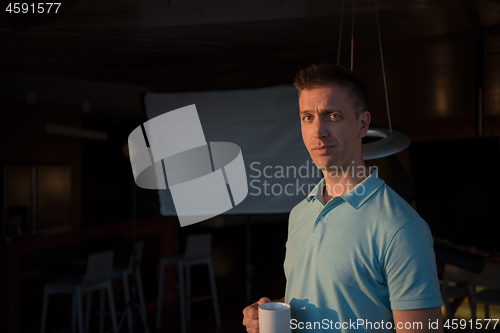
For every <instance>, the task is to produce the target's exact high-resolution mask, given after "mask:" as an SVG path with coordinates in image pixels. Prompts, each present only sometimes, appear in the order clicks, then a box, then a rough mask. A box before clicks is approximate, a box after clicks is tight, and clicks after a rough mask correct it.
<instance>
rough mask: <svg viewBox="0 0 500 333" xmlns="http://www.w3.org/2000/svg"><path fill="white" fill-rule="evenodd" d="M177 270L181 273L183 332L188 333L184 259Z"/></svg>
mask: <svg viewBox="0 0 500 333" xmlns="http://www.w3.org/2000/svg"><path fill="white" fill-rule="evenodd" d="M177 266H178V267H177V268H178V271H179V285H180V287H179V289H180V299H181V331H182V333H186V304H185V302H186V296H185V295H184V290H185V289H184V263H183V261H182V259H179V261H178V264H177Z"/></svg>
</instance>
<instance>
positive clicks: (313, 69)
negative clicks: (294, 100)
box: [293, 63, 368, 117]
mask: <svg viewBox="0 0 500 333" xmlns="http://www.w3.org/2000/svg"><path fill="white" fill-rule="evenodd" d="M293 84H294V86H295V88H297V91H298V93H299V98H300V94H301V93H302V90H310V89H314V88H320V87H332V86H335V87H339V88H344V89H347V90H348V91H349V94H350V95H351V97H352V98H353V109H354V113H355V114H356V117H359V115H360V114H361V113H362V112H363V111H365V110H366V105H367V100H368V92H367V90H366V86H365V84H364V83H363V80H362V79H361V77H360V76H359V75H358V74H356V73H354V72H353V71H351V70H350V69H347V68H345V67H343V66H337V65H329V64H324V63H319V64H314V65H311V66H309V67H307V68H304V69H302V70H301V71H299V72H298V73H297V74H296V75H295V79H294V82H293Z"/></svg>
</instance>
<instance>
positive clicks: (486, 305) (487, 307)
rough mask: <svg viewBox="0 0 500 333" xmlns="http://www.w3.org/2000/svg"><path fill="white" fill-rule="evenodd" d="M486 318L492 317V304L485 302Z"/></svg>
mask: <svg viewBox="0 0 500 333" xmlns="http://www.w3.org/2000/svg"><path fill="white" fill-rule="evenodd" d="M484 319H490V305H489V304H488V303H484Z"/></svg>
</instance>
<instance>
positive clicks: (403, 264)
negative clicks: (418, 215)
mask: <svg viewBox="0 0 500 333" xmlns="http://www.w3.org/2000/svg"><path fill="white" fill-rule="evenodd" d="M384 273H385V276H386V280H387V285H388V289H389V296H390V302H391V308H392V310H415V309H425V308H433V307H438V306H441V305H442V301H441V292H440V290H439V280H438V276H437V268H436V255H435V253H434V249H433V240H432V235H431V233H430V230H429V227H428V226H427V224H426V223H425V222H424V221H423V220H414V221H411V222H408V223H406V224H404V225H403V226H402V227H400V228H399V229H398V230H396V232H395V233H394V236H393V237H392V239H391V241H390V242H389V244H388V247H387V250H386V253H385V256H384Z"/></svg>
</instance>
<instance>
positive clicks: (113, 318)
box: [107, 279, 118, 332]
mask: <svg viewBox="0 0 500 333" xmlns="http://www.w3.org/2000/svg"><path fill="white" fill-rule="evenodd" d="M107 289H108V301H109V309H110V311H111V323H112V324H113V331H114V332H116V329H117V327H118V324H117V323H116V312H115V298H114V296H113V288H112V287H111V279H108V287H107Z"/></svg>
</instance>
